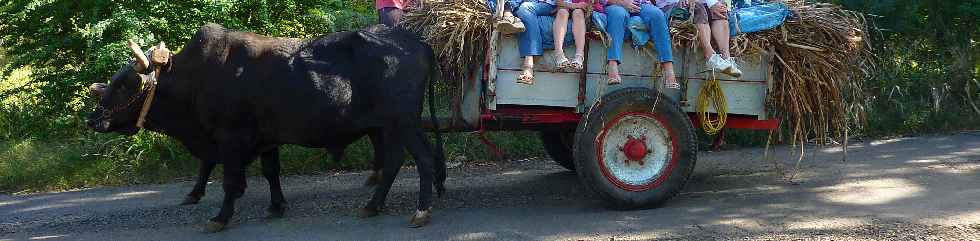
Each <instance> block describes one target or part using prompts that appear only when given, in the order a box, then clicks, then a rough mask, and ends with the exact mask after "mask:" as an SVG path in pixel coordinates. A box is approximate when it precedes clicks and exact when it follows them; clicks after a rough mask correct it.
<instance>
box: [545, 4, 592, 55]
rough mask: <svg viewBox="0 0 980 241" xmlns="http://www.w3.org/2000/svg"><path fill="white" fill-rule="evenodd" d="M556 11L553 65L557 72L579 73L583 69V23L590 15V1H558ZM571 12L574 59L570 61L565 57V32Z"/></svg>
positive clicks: (553, 28) (584, 40)
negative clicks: (587, 15)
mask: <svg viewBox="0 0 980 241" xmlns="http://www.w3.org/2000/svg"><path fill="white" fill-rule="evenodd" d="M556 3H557V5H558V11H557V12H556V13H555V22H554V25H553V26H554V27H552V28H551V29H552V30H553V32H554V36H555V38H554V40H555V64H556V66H557V67H558V69H559V70H563V71H581V70H582V69H583V68H585V66H584V64H585V42H586V39H585V21H586V20H587V19H591V18H586V16H585V15H586V14H590V12H591V11H590V8H591V7H592V0H558V1H556ZM569 11H571V17H572V36H573V37H574V39H575V58H574V59H572V60H571V61H569V60H568V58H567V57H565V41H563V40H564V39H565V31H567V29H566V26H568V16H569Z"/></svg>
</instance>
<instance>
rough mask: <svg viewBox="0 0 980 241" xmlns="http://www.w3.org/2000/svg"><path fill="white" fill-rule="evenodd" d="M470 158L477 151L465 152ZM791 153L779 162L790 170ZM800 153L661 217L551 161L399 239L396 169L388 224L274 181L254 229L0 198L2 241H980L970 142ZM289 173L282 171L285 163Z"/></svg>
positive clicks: (502, 179)
mask: <svg viewBox="0 0 980 241" xmlns="http://www.w3.org/2000/svg"><path fill="white" fill-rule="evenodd" d="M475 148H478V147H475ZM799 151H800V149H799V148H796V149H794V148H792V147H780V148H777V149H775V155H774V158H773V159H774V160H778V161H779V162H781V163H783V165H782V166H784V167H786V168H787V169H788V168H791V167H792V166H793V165H794V164H795V163H796V161H797V158H798V155H799ZM840 151H841V148H840V147H832V148H823V149H810V148H808V149H807V153H808V155H807V158H806V159H804V160H803V161H802V162H801V165H800V167H801V168H800V169H801V171H800V172H799V174H798V175H797V177H796V179H795V180H794V181H787V180H786V179H784V178H783V177H782V175H777V174H775V172H774V170H775V169H774V168H773V166H774V163H777V162H776V161H767V160H765V159H764V158H763V150H762V149H744V150H735V151H723V152H714V153H708V152H703V153H701V155H700V156H699V160H698V164H697V169H696V170H695V173H694V177H693V178H692V180H691V182H690V183H689V184H688V186H687V187H686V188H685V189H684V191H682V192H681V194H680V195H678V196H677V197H675V198H674V199H672V200H671V201H669V202H668V203H667V204H666V205H665V206H663V207H660V208H656V209H648V210H638V211H612V210H608V209H605V208H603V206H602V203H601V202H600V201H598V200H597V199H596V197H594V196H593V195H591V194H590V193H588V191H587V190H585V189H584V187H583V186H581V185H580V184H579V182H578V179H577V177H576V175H575V174H574V173H573V172H569V171H565V170H564V169H562V168H561V167H558V166H557V165H553V164H552V163H551V162H550V160H547V159H525V160H514V161H508V162H497V163H476V162H467V163H465V164H464V165H462V166H461V167H457V168H454V169H451V170H450V179H449V181H448V182H447V186H448V187H449V189H450V191H449V192H450V193H449V196H447V197H444V198H441V199H438V200H437V201H436V204H435V207H434V208H435V209H434V211H435V215H434V219H433V222H432V223H431V224H430V225H429V226H426V227H424V228H421V229H411V228H408V227H407V224H408V219H409V217H410V215H411V213H412V210H413V209H414V208H413V206H414V202H415V198H416V190H418V186H417V179H416V175H415V170H414V169H411V168H406V169H404V170H402V175H401V177H400V178H399V179H398V181H397V182H396V184H395V186H396V187H395V188H394V189H393V191H392V194H391V196H390V197H389V204H388V210H387V212H386V213H384V214H382V215H381V216H379V217H375V218H368V219H361V218H358V217H356V208H357V207H360V206H361V205H362V204H363V203H364V202H365V201H366V200H367V199H368V197H369V194H370V192H371V190H369V189H367V188H364V187H362V186H361V183H362V181H363V180H364V179H365V178H366V177H367V175H366V173H337V174H324V175H320V176H292V177H285V178H284V191H285V193H286V199H287V200H288V201H289V210H287V213H286V217H285V218H283V219H278V220H264V219H263V218H262V215H263V208H264V207H265V206H266V205H267V204H268V202H269V201H268V200H269V197H268V196H269V195H268V185H267V184H266V183H265V181H264V179H262V178H250V179H249V185H248V187H249V189H248V191H247V193H246V195H245V197H243V198H242V199H240V200H239V202H238V204H239V207H240V208H241V210H240V212H239V214H238V216H237V221H235V222H233V223H232V224H231V225H230V227H229V229H228V230H225V231H224V232H221V233H218V234H204V233H202V232H201V230H202V229H203V226H204V224H205V223H206V221H207V219H208V218H210V217H211V216H212V215H214V214H216V212H217V211H218V208H219V205H220V198H221V196H222V195H221V193H222V192H221V185H220V184H219V183H217V182H215V183H212V184H210V185H209V186H208V195H207V196H206V197H205V199H203V200H202V201H201V203H200V204H198V205H195V206H178V205H177V204H178V203H180V201H181V199H182V198H183V195H184V194H185V193H186V192H187V191H189V190H190V188H191V186H192V183H190V182H181V183H173V184H166V185H140V186H129V187H106V188H94V189H86V190H78V191H70V192H59V193H38V194H30V195H17V196H10V195H0V240H652V239H665V240H719V239H739V240H980V185H978V184H980V133H962V134H953V135H944V136H927V137H913V138H900V139H890V140H878V141H865V142H856V143H851V147H850V150H849V152H848V159H847V160H846V161H841V157H842V155H841V153H840ZM286 161H288V160H286Z"/></svg>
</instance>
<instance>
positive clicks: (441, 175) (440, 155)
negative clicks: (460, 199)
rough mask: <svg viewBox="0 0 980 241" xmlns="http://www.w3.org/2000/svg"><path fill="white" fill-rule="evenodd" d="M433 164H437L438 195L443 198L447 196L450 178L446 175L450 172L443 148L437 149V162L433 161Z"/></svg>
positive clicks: (436, 181) (436, 183)
mask: <svg viewBox="0 0 980 241" xmlns="http://www.w3.org/2000/svg"><path fill="white" fill-rule="evenodd" d="M423 137H424V136H423ZM423 139H425V140H429V139H428V138H423ZM426 146H429V144H426ZM433 164H435V174H436V176H435V177H436V180H435V185H436V195H438V196H439V197H442V196H443V195H446V177H447V176H448V175H447V174H446V173H447V172H448V170H447V168H446V154H445V153H444V151H443V150H442V148H438V147H437V148H436V153H435V160H433Z"/></svg>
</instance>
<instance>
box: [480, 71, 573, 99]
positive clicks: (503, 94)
mask: <svg viewBox="0 0 980 241" xmlns="http://www.w3.org/2000/svg"><path fill="white" fill-rule="evenodd" d="M519 74H520V71H516V70H500V71H498V72H497V98H496V104H497V105H539V106H557V107H576V106H578V84H579V81H578V80H579V76H580V74H578V73H551V72H537V73H534V85H525V84H519V83H517V82H516V80H517V75H519Z"/></svg>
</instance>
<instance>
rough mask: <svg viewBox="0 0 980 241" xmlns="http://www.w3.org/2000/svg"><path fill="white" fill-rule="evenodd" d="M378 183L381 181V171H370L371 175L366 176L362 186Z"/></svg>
mask: <svg viewBox="0 0 980 241" xmlns="http://www.w3.org/2000/svg"><path fill="white" fill-rule="evenodd" d="M378 183H381V171H376V172H371V176H368V179H367V180H365V181H364V186H365V187H370V186H374V185H378Z"/></svg>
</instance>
